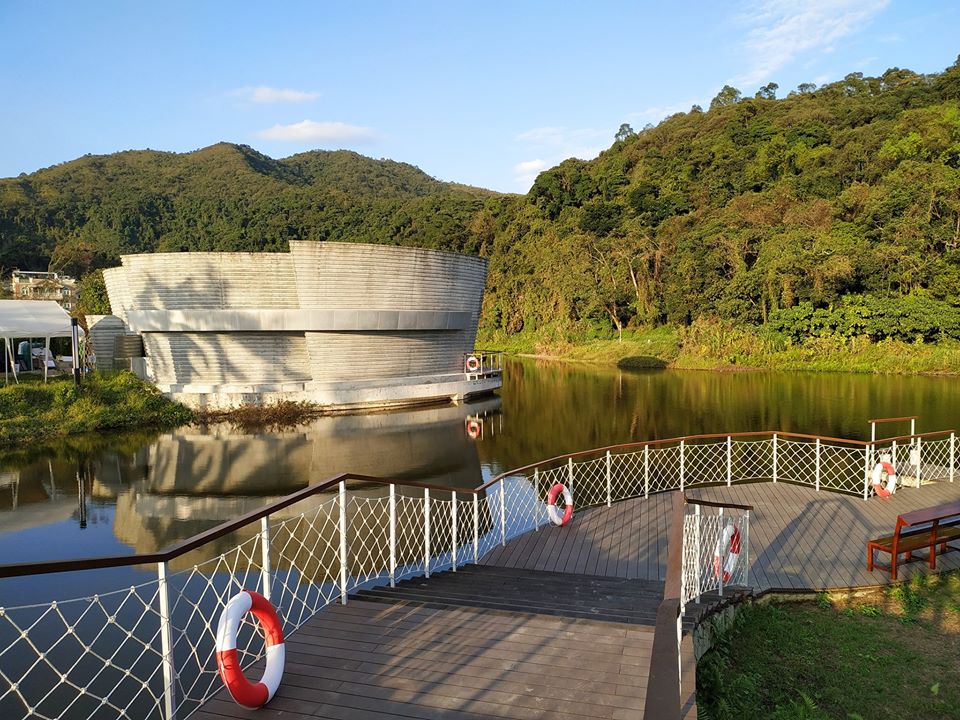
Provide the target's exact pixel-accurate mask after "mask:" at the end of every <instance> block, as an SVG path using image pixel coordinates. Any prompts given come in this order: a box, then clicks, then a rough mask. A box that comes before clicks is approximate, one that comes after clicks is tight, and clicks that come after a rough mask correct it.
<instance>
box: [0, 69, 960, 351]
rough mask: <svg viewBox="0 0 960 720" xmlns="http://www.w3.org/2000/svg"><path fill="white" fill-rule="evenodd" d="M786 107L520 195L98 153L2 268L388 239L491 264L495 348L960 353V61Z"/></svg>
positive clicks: (245, 157)
mask: <svg viewBox="0 0 960 720" xmlns="http://www.w3.org/2000/svg"><path fill="white" fill-rule="evenodd" d="M778 91H779V87H778V86H777V85H776V83H767V84H766V85H764V86H762V87H761V88H759V89H758V90H757V91H756V92H755V94H754V95H752V96H746V97H745V96H744V95H743V93H741V91H740V90H738V89H736V88H732V87H729V86H727V87H724V88H723V89H722V90H721V91H720V92H719V93H718V95H717V96H716V97H715V98H714V100H713V102H711V103H710V106H709V108H708V109H707V110H703V109H702V108H700V107H698V106H694V107H693V108H691V109H690V111H689V112H685V113H678V114H676V115H673V116H671V117H669V118H667V119H665V120H664V121H662V122H661V123H659V124H658V125H657V126H656V127H650V126H648V127H646V128H644V129H642V130H640V131H639V132H635V131H634V130H633V129H632V128H631V127H630V126H629V125H622V126H621V127H620V129H619V130H618V131H617V132H616V135H615V137H614V141H613V144H612V145H611V146H610V148H609V149H607V150H606V151H604V152H603V153H601V154H600V156H599V157H598V158H596V159H594V160H590V161H583V160H576V159H571V160H566V161H564V162H562V163H561V164H560V165H558V166H556V167H554V168H551V169H549V170H547V171H545V172H543V173H541V174H540V176H539V177H538V178H537V179H536V181H535V183H534V185H533V187H532V188H531V190H530V191H529V192H528V193H527V194H526V195H522V196H521V195H502V194H498V193H493V192H490V191H485V190H482V189H478V188H470V187H466V186H461V185H454V184H450V183H442V182H439V181H436V180H434V179H432V178H430V177H429V176H427V175H426V174H425V173H423V172H421V171H420V170H419V169H417V168H415V167H412V166H410V165H404V164H401V163H394V162H390V161H382V160H381V161H378V160H372V159H369V158H364V157H362V156H359V155H356V154H355V153H349V152H345V151H338V152H319V151H315V152H309V153H303V154H301V155H295V156H293V157H291V158H286V159H284V160H274V159H272V158H269V157H267V156H265V155H262V154H260V153H258V152H256V151H255V150H253V149H252V148H248V147H246V146H236V145H228V144H220V145H215V146H212V147H210V148H205V149H202V150H199V151H196V152H194V153H187V154H174V153H157V152H151V151H138V152H126V153H117V154H114V155H109V156H101V157H84V158H80V159H78V160H75V161H72V162H68V163H64V164H63V165H59V166H56V167H53V168H48V169H45V170H42V171H39V172H37V173H33V174H31V175H24V176H21V177H19V178H10V179H7V180H2V181H0V266H2V267H5V268H7V269H11V268H13V267H20V268H24V269H26V268H29V269H45V268H46V267H47V266H48V265H49V266H50V268H51V269H54V270H60V271H62V272H66V273H71V274H75V275H80V276H84V275H90V274H91V273H93V272H95V271H96V270H97V269H99V268H103V267H109V266H110V265H112V264H116V263H117V262H118V258H119V256H120V255H121V254H124V253H131V252H149V251H178V250H254V251H269V250H283V249H285V247H286V243H287V242H288V241H289V240H290V239H291V238H293V239H315V240H318V241H319V240H345V241H360V242H380V243H390V244H400V245H414V246H418V247H429V248H436V249H444V250H452V251H457V252H468V253H476V254H480V255H483V256H485V257H487V258H488V259H489V262H490V275H489V282H488V290H487V294H486V297H485V300H484V311H483V316H482V325H483V328H484V330H485V331H487V332H488V333H492V334H498V333H499V334H504V335H510V334H514V333H520V332H524V333H534V334H542V335H551V336H554V335H556V336H564V337H568V338H577V337H585V336H590V335H603V334H610V333H611V332H615V331H616V330H618V329H622V328H628V327H650V326H654V325H660V324H676V325H685V324H689V323H691V322H692V321H694V320H695V319H696V318H698V317H701V316H710V317H718V318H721V319H724V320H727V321H730V322H734V323H744V324H765V325H767V326H769V327H771V328H777V329H779V330H780V331H782V332H784V333H786V334H788V335H796V336H798V337H800V336H802V334H803V333H804V332H821V333H828V332H836V333H841V334H842V333H850V332H862V333H863V334H867V335H870V336H871V337H877V338H879V337H883V336H896V337H912V338H914V339H924V340H926V339H936V338H938V337H944V336H947V337H957V336H958V334H960V312H958V310H957V308H958V306H960V62H958V63H955V64H954V65H952V66H951V67H949V68H947V69H946V70H945V71H944V72H942V73H936V74H930V75H923V74H918V73H914V72H911V71H909V70H903V69H899V68H893V69H890V70H888V71H887V72H885V73H883V74H882V75H880V76H879V77H867V76H864V75H862V74H860V73H852V74H850V75H847V76H846V77H845V78H844V79H843V80H840V81H838V82H834V83H830V84H827V85H824V86H822V87H816V86H814V85H812V84H810V83H804V84H802V85H800V86H799V87H798V88H797V89H796V90H794V91H792V92H790V93H788V94H787V95H786V96H785V97H783V98H777V93H778ZM918 308H921V309H922V310H918ZM891 313H892V314H891ZM911 313H912V314H911ZM888 316H889V317H888ZM894 316H896V317H894ZM858 317H859V318H860V320H859V321H858V320H857V318H858ZM907 317H910V318H914V319H911V320H905V319H904V318H907ZM917 317H920V318H927V319H928V320H929V323H928V325H930V327H926V326H924V327H919V326H918V324H919V325H922V324H923V323H922V322H921V321H916V322H915V320H916V318H917ZM864 318H867V319H864ZM896 318H900V319H899V320H897V319H896ZM914 326H918V327H914ZM888 328H889V332H888V330H887V329H888Z"/></svg>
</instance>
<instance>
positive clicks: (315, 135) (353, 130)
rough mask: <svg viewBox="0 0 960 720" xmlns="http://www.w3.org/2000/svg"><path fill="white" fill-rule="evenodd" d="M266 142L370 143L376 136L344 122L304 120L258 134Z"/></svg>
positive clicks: (368, 129) (366, 129)
mask: <svg viewBox="0 0 960 720" xmlns="http://www.w3.org/2000/svg"><path fill="white" fill-rule="evenodd" d="M257 135H259V136H260V137H262V138H263V139H265V140H282V141H285V142H370V141H372V140H376V134H375V133H374V132H373V130H371V129H370V128H367V127H360V126H359V125H348V124H347V123H342V122H316V121H314V120H304V121H302V122H298V123H292V124H290V125H274V126H273V127H270V128H267V129H266V130H261V131H260V132H259V133H257Z"/></svg>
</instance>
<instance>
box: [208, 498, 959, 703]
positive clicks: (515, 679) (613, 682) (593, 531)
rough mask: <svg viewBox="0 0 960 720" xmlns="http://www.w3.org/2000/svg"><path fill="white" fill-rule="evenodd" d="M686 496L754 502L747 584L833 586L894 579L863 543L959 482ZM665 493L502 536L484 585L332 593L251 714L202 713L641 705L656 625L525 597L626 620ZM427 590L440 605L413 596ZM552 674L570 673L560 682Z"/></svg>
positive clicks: (652, 565)
mask: <svg viewBox="0 0 960 720" xmlns="http://www.w3.org/2000/svg"><path fill="white" fill-rule="evenodd" d="M689 494H690V495H691V496H695V497H701V498H703V499H706V500H715V501H721V502H722V501H726V502H736V503H743V504H750V505H753V506H754V508H755V509H754V512H753V513H752V514H751V518H750V555H751V557H750V573H751V578H752V582H751V584H752V585H755V586H756V587H759V588H760V589H767V588H787V589H797V590H824V589H835V588H845V587H851V586H856V585H874V584H883V583H887V582H889V574H888V573H886V572H883V571H879V570H875V571H873V572H869V573H868V572H867V571H866V568H865V544H866V540H867V539H868V538H870V537H876V536H878V535H881V534H885V533H888V532H890V531H891V530H892V528H893V525H894V522H895V518H896V516H897V515H898V514H899V513H902V512H906V511H909V510H914V509H918V508H922V507H927V506H931V505H936V504H941V503H944V502H950V501H956V500H958V499H960V483H955V484H952V485H951V484H949V483H939V484H936V485H931V486H924V487H923V488H921V489H904V490H901V491H900V492H898V493H897V494H896V495H895V496H894V497H892V498H889V499H886V500H880V499H870V500H868V501H864V500H863V499H862V498H861V497H858V496H853V495H839V494H836V493H831V492H828V491H821V492H820V493H817V492H816V491H815V490H813V489H812V488H809V487H805V486H798V485H794V484H791V483H786V482H780V483H777V484H776V485H774V484H771V483H756V484H740V485H734V486H731V487H726V486H717V487H700V488H694V489H691V490H689ZM669 502H670V497H669V495H666V494H660V495H653V496H651V497H650V498H648V499H644V498H642V497H641V498H635V499H631V500H625V501H621V502H619V503H615V504H614V505H613V506H612V507H610V508H607V507H605V506H604V507H597V508H591V509H588V510H584V511H579V512H578V513H577V515H576V516H575V520H574V522H573V523H571V524H570V525H569V526H567V527H563V528H558V527H553V526H546V527H543V528H541V529H540V530H539V531H536V532H530V533H525V534H524V535H521V536H519V537H517V538H514V539H513V540H511V541H510V542H508V543H507V545H506V547H500V545H499V544H498V545H496V546H495V547H493V548H491V550H490V551H489V552H488V553H487V554H486V556H485V557H483V558H482V559H481V562H482V564H483V565H486V566H492V567H491V568H489V569H488V570H485V571H483V572H490V573H492V572H494V571H496V572H497V573H500V575H501V578H500V580H499V581H498V584H497V585H494V586H491V587H490V589H489V590H488V591H487V592H486V593H485V592H484V591H483V582H484V581H483V579H482V572H481V570H483V569H482V568H478V567H477V566H469V565H468V566H466V567H465V568H463V569H461V571H459V572H458V573H456V574H452V573H446V574H444V573H441V574H438V575H436V576H435V577H434V578H432V579H430V580H410V581H407V582H406V583H402V584H401V585H402V587H398V589H397V591H396V592H395V593H394V594H393V595H392V596H391V597H392V598H393V599H386V598H381V597H380V596H379V591H378V592H371V593H368V595H369V597H371V598H373V600H376V601H372V600H362V599H356V598H351V600H350V602H349V603H348V604H347V605H346V606H341V605H332V606H330V607H328V608H326V609H325V610H324V611H322V612H321V613H319V614H318V615H317V616H316V617H315V618H313V619H312V620H310V621H309V622H308V623H306V625H305V626H304V627H303V628H301V629H300V631H298V632H297V633H294V634H293V635H291V636H290V637H289V638H288V639H287V641H286V642H287V675H286V677H285V681H284V683H283V684H282V685H281V688H280V691H279V692H278V694H277V697H276V698H274V700H273V701H271V703H270V704H269V705H268V706H267V707H266V708H264V709H262V710H258V711H247V710H244V709H242V708H239V707H238V706H237V705H235V704H234V703H233V702H232V701H231V700H230V699H229V697H227V696H226V695H225V694H224V693H221V694H220V695H218V696H217V697H216V698H214V699H213V700H212V701H210V702H208V703H206V704H205V705H204V706H203V707H202V708H201V709H200V710H199V711H198V712H196V713H195V714H194V717H197V718H199V719H200V720H224V718H250V720H254V718H263V719H265V720H270V719H271V718H274V719H276V720H279V719H280V718H290V720H306V718H329V719H330V720H355V719H356V720H373V719H374V718H387V719H390V718H394V719H397V720H399V719H401V718H403V719H405V720H440V719H441V718H442V719H443V720H480V718H504V719H505V720H506V719H507V718H518V719H520V720H541V719H544V720H545V719H546V718H552V719H553V718H555V719H556V720H585V718H593V717H595V718H603V719H604V720H617V719H618V718H638V717H642V708H643V703H644V700H645V696H646V682H647V674H648V670H649V652H650V648H651V643H652V634H651V632H650V629H649V628H645V627H643V626H639V625H627V624H623V623H620V622H610V621H606V622H601V621H599V620H597V619H594V618H590V619H585V618H584V619H576V618H577V617H578V616H577V615H576V613H573V612H572V611H571V613H572V614H571V615H570V616H569V617H563V616H562V615H555V614H538V613H536V612H529V609H535V608H536V607H537V606H538V605H542V606H543V608H542V611H543V613H563V612H566V611H565V610H564V609H563V608H564V606H565V602H566V601H567V600H569V601H570V602H573V601H574V600H577V601H578V602H585V603H590V602H593V600H591V599H590V598H592V597H595V596H596V597H600V596H602V597H603V598H606V600H605V602H606V603H607V606H606V607H607V608H608V609H607V612H609V613H611V615H610V617H611V618H615V617H618V615H617V613H618V612H620V611H618V610H617V609H616V608H617V607H618V606H619V605H620V604H622V603H623V602H626V601H625V600H623V599H622V598H627V597H631V596H630V594H629V593H630V591H629V587H630V586H629V585H623V590H621V589H620V588H621V585H622V584H623V583H627V582H628V581H627V580H625V579H624V578H642V579H649V580H654V579H660V578H661V576H662V573H663V571H664V565H665V555H666V539H665V538H666V533H667V527H666V525H667V516H668V513H667V509H668V507H669ZM497 568H504V569H497ZM938 568H939V569H941V570H942V569H952V568H960V553H949V554H947V555H944V556H941V557H939V558H938ZM544 571H546V572H544ZM538 572H540V573H543V574H542V575H538V574H537V573H538ZM918 572H919V573H926V572H928V568H927V566H926V564H925V563H909V564H907V565H904V566H903V568H902V576H901V577H902V578H903V579H906V578H908V577H910V576H911V575H912V574H914V573H918ZM551 573H552V574H551ZM557 573H570V574H576V575H577V577H578V580H577V581H576V582H580V583H588V584H586V585H582V588H583V589H581V590H577V591H576V592H574V591H573V590H572V589H571V591H570V593H569V597H568V598H563V597H560V595H562V593H557V591H556V588H555V585H554V584H555V583H556V582H558V580H557V579H556V578H558V577H561V576H560V575H557ZM594 576H598V577H600V578H601V579H602V578H603V577H606V578H609V579H608V580H603V581H602V582H603V583H607V584H609V585H610V588H609V589H608V590H601V589H600V588H604V587H606V586H605V585H602V584H600V583H601V580H600V579H591V578H593V577H594ZM541 578H544V579H542V580H541ZM573 582H575V581H572V580H571V583H573ZM589 583H593V585H589ZM517 588H521V589H523V591H524V592H532V593H536V592H542V593H543V597H542V599H541V600H537V601H531V604H530V606H529V608H527V610H524V611H519V610H518V609H513V608H511V607H510V603H509V602H508V600H507V598H508V597H509V596H510V594H511V593H512V592H514V590H515V589H517ZM591 588H592V589H591ZM591 593H595V594H596V595H591ZM431 594H432V595H431ZM361 595H362V593H361ZM431 596H436V597H439V598H441V600H442V601H443V602H441V603H439V604H434V603H427V604H424V603H423V602H422V601H421V600H418V598H429V597H431ZM474 596H476V599H474ZM637 597H639V596H637ZM444 603H446V604H444ZM450 603H453V604H452V605H451V604H450ZM456 603H464V605H463V606H455V604H456ZM484 605H488V606H489V607H490V608H491V609H486V608H485V607H483V606H484ZM623 612H628V609H626V608H625V609H624V611H623ZM558 674H559V675H560V676H562V677H563V678H564V681H563V682H562V683H559V684H558V683H557V682H556V680H555V678H556V677H557V675H558Z"/></svg>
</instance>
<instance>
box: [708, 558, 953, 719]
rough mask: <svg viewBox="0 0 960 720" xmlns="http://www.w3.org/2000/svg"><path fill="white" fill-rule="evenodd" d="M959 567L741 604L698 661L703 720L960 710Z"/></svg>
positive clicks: (944, 714)
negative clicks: (875, 585) (846, 590)
mask: <svg viewBox="0 0 960 720" xmlns="http://www.w3.org/2000/svg"><path fill="white" fill-rule="evenodd" d="M958 658H960V574H958V573H951V574H947V575H943V576H940V577H939V578H938V577H936V576H934V577H933V578H927V577H918V578H916V579H914V580H912V581H911V582H909V583H907V584H903V585H898V586H895V587H893V588H890V589H887V590H884V591H880V592H878V593H876V594H875V595H874V596H868V597H865V598H853V599H846V598H842V597H841V598H837V597H830V596H828V595H826V594H821V595H820V596H818V597H817V599H816V601H811V602H804V603H788V604H770V605H766V606H752V607H747V608H744V609H743V610H742V611H741V613H740V615H739V616H738V618H737V620H736V622H735V623H734V624H733V626H732V627H731V628H730V629H729V630H728V631H727V632H726V633H723V634H722V635H721V636H720V637H719V639H718V641H717V642H716V644H715V646H714V648H713V649H712V650H710V651H709V652H708V653H707V654H706V655H704V657H703V658H702V659H701V661H700V663H699V665H698V668H697V705H698V711H699V717H701V718H706V720H728V719H730V720H732V719H733V718H737V719H738V720H748V719H750V718H758V719H759V718H770V719H771V720H789V719H807V720H825V719H826V718H845V719H848V720H850V719H856V718H863V719H869V720H874V719H878V720H884V719H885V718H890V719H891V720H892V719H893V718H897V719H900V718H922V719H924V720H927V719H929V720H934V719H940V718H944V719H956V718H960V661H958Z"/></svg>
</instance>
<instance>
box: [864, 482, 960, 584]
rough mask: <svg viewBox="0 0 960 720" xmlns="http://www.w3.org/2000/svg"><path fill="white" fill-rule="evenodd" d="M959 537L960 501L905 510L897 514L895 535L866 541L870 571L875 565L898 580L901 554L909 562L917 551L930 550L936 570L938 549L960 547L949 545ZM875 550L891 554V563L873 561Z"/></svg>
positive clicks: (928, 561) (929, 553) (930, 559)
mask: <svg viewBox="0 0 960 720" xmlns="http://www.w3.org/2000/svg"><path fill="white" fill-rule="evenodd" d="M956 539H960V501H958V502H952V503H947V504H945V505H937V506H936V507H929V508H924V509H922V510H913V511H912V512H908V513H903V514H902V515H898V516H897V525H896V528H895V529H894V531H893V535H887V536H885V537H880V538H876V539H874V540H868V541H867V570H873V568H874V565H875V564H876V566H877V567H878V568H881V569H883V570H889V571H890V577H891V579H892V580H896V579H897V558H898V556H900V555H906V556H907V557H906V559H905V560H904V562H909V561H910V560H912V559H913V553H914V552H916V551H917V550H926V551H927V563H928V564H929V565H930V569H931V570H935V569H936V567H937V548H939V550H940V552H941V553H945V552H947V551H948V550H960V546H955V545H950V544H949V543H950V541H951V540H956ZM874 551H876V552H877V553H889V554H890V564H889V565H881V564H880V563H874V560H873V555H874Z"/></svg>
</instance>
